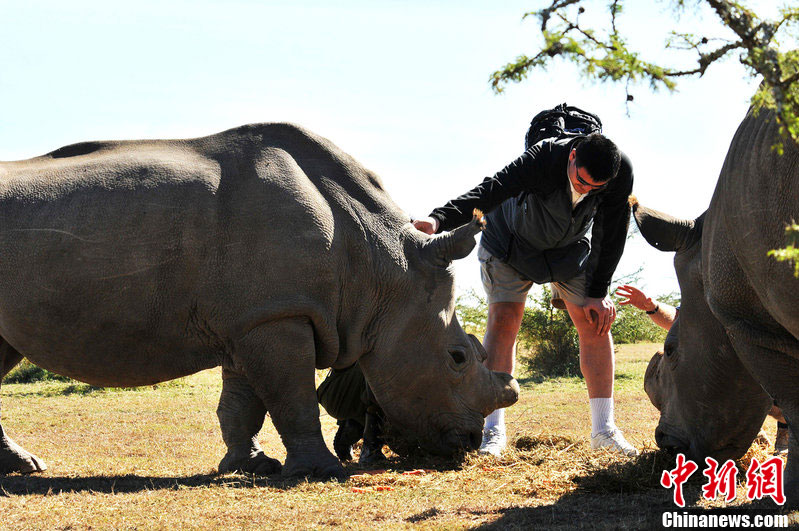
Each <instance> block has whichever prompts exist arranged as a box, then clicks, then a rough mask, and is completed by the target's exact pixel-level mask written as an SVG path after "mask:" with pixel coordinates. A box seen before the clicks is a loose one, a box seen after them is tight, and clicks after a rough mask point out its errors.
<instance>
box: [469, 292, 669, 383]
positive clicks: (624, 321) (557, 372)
mask: <svg viewBox="0 0 799 531" xmlns="http://www.w3.org/2000/svg"><path fill="white" fill-rule="evenodd" d="M551 297H552V292H551V291H550V290H549V287H548V286H544V287H543V288H542V290H541V292H540V293H539V294H538V295H534V294H530V295H528V296H527V304H526V306H525V308H524V315H523V316H522V325H521V328H520V329H519V335H518V339H517V352H518V354H517V356H518V360H519V363H520V365H521V366H522V367H523V370H524V371H525V373H527V374H529V375H531V376H536V377H558V376H582V375H581V373H580V348H579V341H578V337H577V329H575V328H574V325H573V324H572V322H571V320H570V319H569V316H568V314H567V313H566V312H565V311H560V310H556V309H555V308H553V307H552V304H551V303H550V299H551ZM658 300H659V301H661V302H666V303H668V304H671V305H673V306H676V305H678V304H679V299H678V297H677V296H676V294H671V295H666V296H662V297H659V298H658ZM616 308H617V311H618V313H617V317H616V321H615V322H614V323H613V326H612V327H611V332H612V334H613V338H614V340H615V341H616V342H617V343H637V342H662V341H663V340H664V339H665V336H666V331H665V330H663V329H662V328H660V327H658V326H657V325H656V324H654V323H653V322H652V320H651V319H649V317H647V316H646V314H645V313H644V312H642V311H640V310H638V309H637V308H633V307H631V306H618V305H617V307H616ZM455 309H456V311H457V313H458V319H459V320H460V322H461V324H462V326H463V327H464V329H465V330H466V331H467V332H469V333H472V334H475V335H476V336H478V337H480V338H482V337H483V336H484V335H485V325H486V314H487V312H488V305H487V304H486V302H485V299H483V298H482V297H480V296H479V295H477V294H476V293H474V292H473V291H472V292H469V293H468V294H467V295H466V296H462V297H459V298H458V300H457V302H456V306H455Z"/></svg>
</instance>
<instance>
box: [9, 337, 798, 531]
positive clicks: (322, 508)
mask: <svg viewBox="0 0 799 531" xmlns="http://www.w3.org/2000/svg"><path fill="white" fill-rule="evenodd" d="M655 348H656V347H655V346H654V345H623V346H621V347H620V350H619V352H618V355H617V378H616V388H615V393H616V404H617V407H616V420H617V424H618V425H619V426H620V427H621V428H622V429H623V430H624V431H625V433H626V435H627V437H628V439H629V440H630V441H631V442H632V443H633V444H634V445H635V446H637V447H638V448H639V449H641V450H642V455H641V456H639V457H638V458H634V459H628V458H623V457H619V456H616V455H613V454H608V453H605V452H594V451H591V450H590V444H589V442H588V437H589V432H590V425H591V423H590V417H589V411H588V404H587V396H586V393H585V390H584V386H583V383H582V381H581V380H579V379H577V378H564V379H557V380H548V381H545V382H539V383H537V382H534V381H532V380H529V379H523V378H522V379H520V383H521V384H522V394H521V398H520V400H519V403H518V404H517V405H515V406H513V407H512V408H510V409H509V410H508V412H507V417H508V428H509V437H510V448H509V450H508V451H507V452H506V454H505V455H504V456H503V457H502V459H495V458H492V457H483V456H478V455H475V454H470V455H466V456H462V457H461V458H458V459H452V460H441V459H436V458H432V457H424V456H422V457H413V458H405V459H402V458H399V457H398V456H396V455H394V454H390V453H389V454H388V456H389V459H388V460H387V461H386V462H384V463H383V464H381V465H380V466H379V468H377V469H371V470H364V469H361V468H359V467H358V465H357V464H349V465H348V466H347V470H348V472H350V474H351V477H350V479H349V480H348V481H346V482H344V483H337V482H334V481H331V482H308V481H297V482H290V483H289V482H283V481H282V480H281V479H280V478H279V477H270V478H262V477H251V476H246V475H237V474H228V475H224V476H218V475H216V474H215V471H216V466H217V464H218V462H219V460H220V459H221V457H222V455H223V454H224V445H223V443H222V439H221V436H220V432H219V426H218V423H217V419H216V414H215V410H216V402H217V400H218V397H219V392H220V389H221V381H220V374H219V371H218V370H211V371H205V372H203V373H200V374H197V375H194V376H191V377H189V378H185V379H181V380H178V381H175V382H170V383H167V384H163V385H159V386H155V387H147V388H139V389H135V390H97V389H93V388H90V387H88V386H85V385H82V384H75V383H70V382H53V381H49V382H38V383H31V384H10V385H9V384H6V385H3V386H2V389H0V398H2V406H3V410H2V414H3V425H4V427H5V429H6V431H7V432H8V433H9V435H11V436H12V437H14V438H15V439H16V440H17V441H18V442H19V443H20V444H21V445H23V446H24V447H25V448H27V449H28V450H30V451H32V452H34V453H35V454H37V455H38V456H39V457H41V458H42V459H44V460H45V461H46V462H47V464H48V466H49V468H48V470H47V471H46V472H44V473H42V474H37V475H33V476H19V475H11V476H6V477H0V528H2V529H84V528H101V529H105V528H115V529H142V528H144V529H147V528H188V529H195V528H203V529H205V528H222V527H224V528H230V527H234V528H246V529H251V528H260V529H263V528H325V527H344V528H373V527H381V528H382V527H385V528H406V527H423V528H441V527H443V528H447V529H449V528H472V527H485V528H495V527H496V528H502V529H507V528H510V529H513V528H524V529H528V528H531V527H535V528H545V529H573V528H598V529H610V528H612V529H619V528H622V529H625V528H626V529H641V528H657V527H659V526H660V525H661V523H662V517H663V514H664V512H672V511H675V510H677V508H676V507H675V506H674V504H673V501H672V491H670V490H667V489H665V488H663V487H661V486H660V484H659V481H660V477H661V474H662V471H663V470H664V469H671V468H673V467H674V458H673V457H671V456H668V455H667V454H665V453H663V452H658V451H656V449H655V444H654V440H653V433H654V428H655V425H656V423H657V419H658V413H657V411H656V410H655V409H654V408H653V407H652V406H651V405H650V403H649V400H648V399H647V397H646V395H645V394H644V392H643V384H642V381H643V374H644V370H645V368H646V363H647V361H648V360H649V357H650V356H651V355H652V353H653V352H654V351H655ZM322 425H323V430H324V433H325V438H326V440H327V442H328V445H329V446H331V447H332V438H333V434H334V433H335V422H334V420H333V419H332V418H330V417H329V416H327V415H325V414H324V413H323V416H322ZM765 430H766V432H767V433H768V434H769V435H771V436H772V437H773V434H774V431H775V425H774V421H773V420H771V419H769V420H767V421H766V424H765ZM260 439H261V443H262V445H263V447H264V449H265V451H266V452H267V453H268V454H270V455H272V456H273V457H276V458H278V459H281V460H282V459H283V458H284V457H285V451H284V449H283V446H282V444H281V442H280V438H279V436H278V435H277V433H276V432H275V430H274V428H273V427H272V426H271V424H270V423H269V422H268V421H267V423H266V425H265V427H264V430H263V431H262V433H261V435H260ZM770 451H771V448H770V447H769V446H757V445H755V446H753V447H752V449H750V451H749V453H748V454H747V455H746V456H744V458H743V459H742V460H741V461H740V462H739V466H740V467H743V468H742V471H741V472H740V473H739V476H738V477H739V478H741V479H742V478H743V477H744V472H745V470H746V466H748V464H749V461H750V460H751V458H752V457H758V458H759V459H764V458H767V457H768V456H770ZM697 476H698V477H697ZM702 484H703V478H702V477H701V473H700V472H697V473H696V474H695V477H694V478H692V479H691V480H690V481H689V482H688V484H687V486H686V490H685V495H686V499H687V508H688V512H689V513H691V514H699V515H708V514H744V515H750V517H754V515H776V514H778V513H779V508H778V507H777V506H776V505H775V504H774V503H773V501H772V500H771V499H765V500H762V501H758V502H748V501H746V497H745V495H744V485H743V483H739V484H738V489H737V496H736V500H735V501H733V502H731V503H729V504H725V502H723V501H720V500H716V501H712V502H710V501H707V500H704V499H703V498H702V496H701V486H702ZM680 512H682V511H680ZM792 517H793V518H794V519H795V518H796V514H794V515H792Z"/></svg>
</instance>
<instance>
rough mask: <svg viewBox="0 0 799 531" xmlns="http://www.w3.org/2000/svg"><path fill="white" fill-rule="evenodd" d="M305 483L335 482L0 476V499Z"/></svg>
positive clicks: (416, 461)
mask: <svg viewBox="0 0 799 531" xmlns="http://www.w3.org/2000/svg"><path fill="white" fill-rule="evenodd" d="M461 466H462V459H442V458H436V457H432V456H417V457H416V458H408V457H405V458H399V457H397V458H393V459H388V460H381V461H378V462H376V463H374V464H373V465H370V466H367V467H364V466H360V465H358V464H357V462H350V463H347V464H346V465H345V467H344V469H345V471H346V472H347V474H348V475H354V474H362V473H363V472H364V471H365V470H374V469H390V470H392V471H396V472H400V473H401V472H404V471H407V470H415V469H419V468H424V469H428V470H436V471H439V472H443V471H447V470H456V469H458V468H460V467H461ZM307 481H336V480H334V479H330V480H321V479H310V480H306V479H305V478H299V479H283V478H282V477H281V476H280V474H273V475H271V476H254V475H251V474H224V475H218V474H197V475H194V476H174V477H163V476H139V475H132V474H129V475H124V476H88V477H59V476H48V475H45V476H40V475H35V474H31V475H19V474H12V475H9V476H0V498H1V497H4V496H25V495H32V494H39V495H48V494H58V493H60V492H95V493H104V494H119V493H134V492H142V491H153V490H180V489H187V488H196V487H224V488H252V487H271V488H276V489H291V488H294V487H297V486H298V485H301V484H304V483H306V482H307Z"/></svg>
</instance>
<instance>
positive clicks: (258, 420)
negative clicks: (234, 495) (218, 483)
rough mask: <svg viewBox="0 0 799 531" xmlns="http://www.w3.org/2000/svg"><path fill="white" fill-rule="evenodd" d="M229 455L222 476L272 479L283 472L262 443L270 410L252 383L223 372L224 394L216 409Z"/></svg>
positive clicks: (221, 467)
mask: <svg viewBox="0 0 799 531" xmlns="http://www.w3.org/2000/svg"><path fill="white" fill-rule="evenodd" d="M216 414H217V416H218V417H219V425H220V426H221V428H222V439H223V440H224V441H225V445H227V454H226V455H225V457H224V458H223V459H222V462H220V463H219V473H220V474H224V473H226V472H249V473H251V474H257V475H260V476H268V475H270V474H275V473H277V472H280V469H281V466H280V461H278V460H277V459H272V458H271V457H267V456H266V455H265V454H264V452H263V450H261V446H260V445H259V444H258V432H259V431H261V427H262V426H263V424H264V416H265V415H266V408H265V407H264V404H263V402H262V401H261V398H260V397H259V396H258V395H257V394H256V393H255V391H254V390H253V388H252V386H251V385H250V383H249V382H248V381H247V379H246V378H244V377H243V376H241V375H239V374H236V373H234V372H232V371H230V370H227V369H224V370H223V371H222V395H221V396H220V397H219V407H218V408H217V410H216Z"/></svg>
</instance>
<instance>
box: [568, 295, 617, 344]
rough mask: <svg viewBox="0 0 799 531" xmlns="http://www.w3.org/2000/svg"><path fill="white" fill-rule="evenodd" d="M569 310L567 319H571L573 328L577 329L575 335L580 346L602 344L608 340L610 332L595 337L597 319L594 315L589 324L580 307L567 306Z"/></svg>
mask: <svg viewBox="0 0 799 531" xmlns="http://www.w3.org/2000/svg"><path fill="white" fill-rule="evenodd" d="M567 307H568V310H569V318H570V319H571V321H572V323H573V324H574V327H575V328H576V329H577V335H578V336H579V338H580V344H583V345H586V344H591V345H592V344H604V343H607V342H608V341H609V339H610V330H608V331H607V333H605V334H602V335H597V333H596V327H597V321H596V320H597V319H598V318H599V317H598V316H597V315H596V314H594V316H593V317H594V321H593V322H591V321H589V320H588V318H587V317H586V316H585V312H583V309H582V307H580V306H572V305H567Z"/></svg>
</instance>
